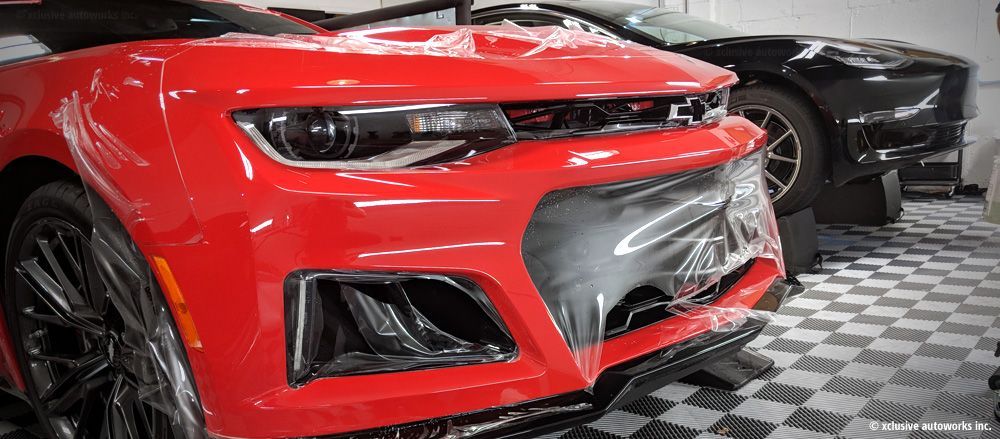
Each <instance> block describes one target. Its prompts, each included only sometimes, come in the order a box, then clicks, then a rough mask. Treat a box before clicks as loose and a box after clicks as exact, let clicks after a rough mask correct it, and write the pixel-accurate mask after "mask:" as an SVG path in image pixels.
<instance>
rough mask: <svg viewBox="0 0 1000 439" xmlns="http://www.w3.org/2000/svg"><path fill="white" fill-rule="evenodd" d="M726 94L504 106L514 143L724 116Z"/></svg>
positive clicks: (727, 91) (681, 123) (638, 128)
mask: <svg viewBox="0 0 1000 439" xmlns="http://www.w3.org/2000/svg"><path fill="white" fill-rule="evenodd" d="M728 100H729V90H728V89H722V90H717V91H714V92H711V93H704V94H698V95H688V96H660V97H642V98H620V99H597V100H580V101H557V102H541V103H540V102H531V103H518V104H504V105H502V106H501V107H502V108H503V110H504V113H505V114H506V115H507V119H508V120H509V121H510V124H511V126H512V127H513V128H514V132H515V133H516V134H517V138H518V139H519V140H532V139H550V138H556V137H567V136H577V135H586V134H598V133H608V132H620V131H637V130H647V129H661V128H674V127H680V126H686V125H696V124H700V123H704V122H707V121H710V120H714V119H715V118H718V117H721V116H724V115H725V105H726V103H727V101H728Z"/></svg>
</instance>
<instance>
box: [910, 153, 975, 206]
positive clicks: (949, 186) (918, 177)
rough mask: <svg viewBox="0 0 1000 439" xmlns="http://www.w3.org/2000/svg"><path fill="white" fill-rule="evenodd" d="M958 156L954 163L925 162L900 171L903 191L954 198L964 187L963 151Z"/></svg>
mask: <svg viewBox="0 0 1000 439" xmlns="http://www.w3.org/2000/svg"><path fill="white" fill-rule="evenodd" d="M956 155H957V156H958V158H957V159H956V160H955V161H953V162H944V161H925V162H920V163H918V164H915V165H912V166H908V167H905V168H903V169H900V170H899V182H900V184H901V185H902V186H903V191H904V192H923V193H928V192H929V193H932V194H943V195H945V196H946V197H950V196H952V195H953V194H954V193H955V190H957V189H959V188H961V187H962V159H963V150H961V149H960V150H958V152H957V154H956ZM927 189H931V191H928V190H927ZM934 189H937V190H934Z"/></svg>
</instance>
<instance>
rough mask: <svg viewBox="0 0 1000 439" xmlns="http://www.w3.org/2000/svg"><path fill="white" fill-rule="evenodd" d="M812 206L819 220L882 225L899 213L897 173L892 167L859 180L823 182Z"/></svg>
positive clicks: (900, 215) (900, 210) (899, 198)
mask: <svg viewBox="0 0 1000 439" xmlns="http://www.w3.org/2000/svg"><path fill="white" fill-rule="evenodd" d="M812 208H813V212H814V213H815V214H816V222H817V223H820V224H857V225H862V226H884V225H886V224H890V223H894V222H896V221H897V220H899V218H901V217H902V216H903V200H902V192H901V191H900V188H899V177H897V175H896V172H895V171H893V172H890V173H888V174H886V175H883V176H882V177H880V178H875V179H873V180H871V181H867V182H863V183H848V184H845V185H843V186H841V187H834V186H833V185H827V186H826V188H824V189H823V192H820V194H819V197H817V198H816V201H814V202H813V206H812Z"/></svg>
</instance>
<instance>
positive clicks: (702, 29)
mask: <svg viewBox="0 0 1000 439" xmlns="http://www.w3.org/2000/svg"><path fill="white" fill-rule="evenodd" d="M614 21H615V22H616V23H617V24H619V25H622V26H625V27H627V28H629V29H631V30H633V31H635V32H638V33H640V34H642V35H645V36H648V37H651V38H653V39H655V40H659V41H662V42H663V43H665V44H681V43H690V42H692V41H705V40H714V39H719V38H732V37H740V36H743V35H744V34H743V33H742V32H740V31H737V30H735V29H732V28H729V27H726V26H723V25H721V24H719V23H716V22H714V21H709V20H705V19H701V18H698V17H693V16H690V15H687V14H682V13H680V12H673V11H668V10H666V9H660V8H644V9H637V10H634V11H632V13H631V14H628V15H623V16H619V17H615V18H614Z"/></svg>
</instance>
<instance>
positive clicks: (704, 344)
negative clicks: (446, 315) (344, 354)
mask: <svg viewBox="0 0 1000 439" xmlns="http://www.w3.org/2000/svg"><path fill="white" fill-rule="evenodd" d="M802 292H803V287H802V285H801V284H799V283H798V281H796V280H795V279H794V278H790V279H788V280H785V279H776V280H775V281H774V282H773V283H772V284H771V286H770V287H769V288H768V289H767V290H766V291H765V293H764V295H763V296H762V297H761V299H760V300H759V301H758V302H757V304H756V306H754V309H756V310H761V311H777V309H778V307H780V306H781V304H782V303H784V302H785V301H786V300H788V299H789V298H791V297H794V296H797V295H799V294H801V293H802ZM749 320H750V321H748V323H747V324H745V325H743V327H741V328H739V329H736V330H734V331H730V332H724V333H712V334H707V336H705V338H704V340H699V343H697V344H694V345H692V346H691V347H688V348H685V349H682V350H680V351H676V352H674V350H673V349H672V347H666V348H664V349H662V350H660V351H656V352H653V353H650V354H646V355H644V356H642V357H639V358H636V359H633V360H630V361H628V362H626V363H623V364H620V365H617V366H615V367H612V368H610V369H608V370H606V371H605V372H604V373H602V374H601V375H600V377H598V379H597V381H596V382H595V383H594V385H593V387H592V388H591V389H588V390H581V391H578V392H572V393H567V394H563V395H557V396H552V397H548V398H543V399H538V400H534V401H528V402H524V403H519V404H515V405H510V406H504V407H496V408H491V409H486V410H481V411H476V412H470V413H464V414H459V415H454V416H449V417H444V418H436V419H430V420H427V421H421V422H415V423H410V424H403V425H396V426H391V427H383V428H377V429H372V430H365V431H359V432H353V433H345V434H338V435H333V436H324V437H325V438H328V439H341V438H343V439H346V438H356V439H377V438H405V439H436V438H445V437H474V438H483V439H499V438H504V439H515V438H529V437H536V436H539V435H542V434H546V433H550V432H554V431H559V430H564V429H567V428H570V427H574V426H577V425H580V424H585V423H588V422H592V421H595V420H597V419H599V418H601V417H602V416H604V415H605V414H607V413H609V412H611V411H614V410H617V409H618V408H621V407H622V406H624V405H626V404H628V403H629V402H632V401H634V400H636V399H639V398H641V397H643V396H645V395H647V394H649V393H650V392H653V391H655V390H657V389H659V388H661V387H663V386H666V385H667V384H670V383H672V382H674V381H677V380H679V379H681V378H683V377H685V376H687V375H690V374H691V373H693V372H695V371H697V370H698V369H701V368H702V366H703V365H704V364H705V363H707V362H711V361H714V360H716V359H718V358H721V357H725V356H727V355H732V354H735V353H736V352H738V351H739V350H740V349H743V347H744V346H745V345H746V344H747V343H749V342H750V341H751V340H753V339H754V338H756V337H757V335H759V334H760V331H761V330H762V329H763V328H764V324H765V322H763V321H759V320H755V319H749ZM670 354H672V355H670Z"/></svg>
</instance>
